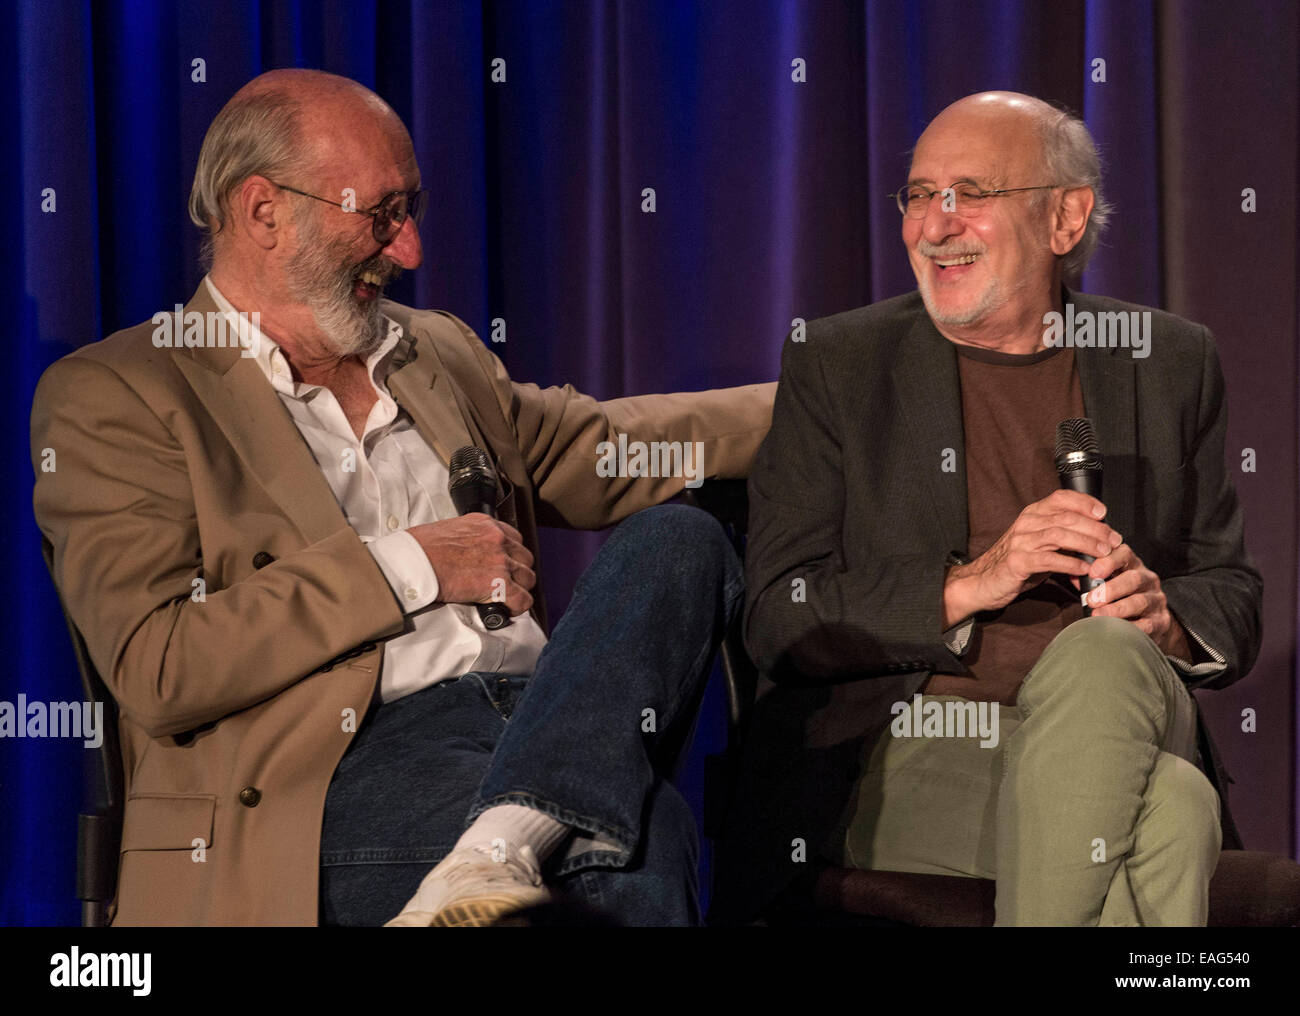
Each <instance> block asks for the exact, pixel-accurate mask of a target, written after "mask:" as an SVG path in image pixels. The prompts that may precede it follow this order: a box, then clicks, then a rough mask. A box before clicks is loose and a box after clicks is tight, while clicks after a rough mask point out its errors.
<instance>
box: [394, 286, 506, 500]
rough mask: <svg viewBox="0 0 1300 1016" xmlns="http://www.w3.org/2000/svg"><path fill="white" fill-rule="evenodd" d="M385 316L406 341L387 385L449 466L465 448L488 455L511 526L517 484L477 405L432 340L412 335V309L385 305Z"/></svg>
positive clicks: (400, 347)
mask: <svg viewBox="0 0 1300 1016" xmlns="http://www.w3.org/2000/svg"><path fill="white" fill-rule="evenodd" d="M384 312H385V313H386V314H387V315H388V317H389V318H390V319H391V320H393V321H396V322H397V324H398V325H400V326H401V328H402V338H401V340H400V341H399V343H398V346H397V348H396V349H395V350H394V353H393V364H392V368H391V369H390V371H389V374H388V378H387V383H388V390H389V391H390V392H391V393H392V396H393V398H394V399H395V400H396V401H397V403H398V404H399V405H400V406H401V407H402V408H403V409H405V410H406V411H407V412H408V413H410V414H411V419H412V420H413V421H414V423H415V427H416V430H418V431H419V432H420V434H421V435H423V437H424V439H425V441H427V442H428V443H429V445H430V446H431V447H432V448H433V450H434V451H435V452H436V453H437V454H438V457H439V458H441V459H442V461H443V463H444V464H446V465H448V466H450V465H451V456H452V454H453V453H454V452H455V451H456V450H457V449H459V448H463V447H464V446H465V445H476V446H477V447H479V448H482V449H483V450H484V451H486V452H487V453H488V456H489V457H490V458H491V459H492V461H493V464H494V466H495V471H496V474H497V509H498V518H501V519H503V520H504V521H506V522H509V523H511V524H512V525H513V524H514V523H515V522H516V521H517V517H516V514H515V509H514V507H513V505H511V504H510V503H509V502H510V498H511V495H512V493H513V490H514V485H513V484H512V483H511V481H510V478H509V477H508V476H507V475H506V470H505V469H504V468H502V464H501V461H500V459H499V458H498V456H497V453H496V449H494V448H493V447H492V444H491V442H489V441H488V440H487V438H486V436H485V435H484V433H483V431H482V429H481V428H480V427H479V425H478V422H477V421H476V420H475V417H474V413H473V409H472V406H471V405H470V404H469V403H468V402H467V401H466V400H465V398H464V395H463V393H462V392H461V391H460V389H459V388H458V387H457V386H456V385H453V384H452V381H451V373H450V372H449V371H448V370H447V367H446V365H445V364H444V363H443V362H442V359H441V358H440V357H439V356H438V351H437V348H436V345H435V343H434V342H433V340H432V339H431V338H430V337H429V336H427V335H425V336H422V338H421V341H418V342H417V341H416V338H415V335H414V334H413V333H412V331H411V321H410V309H409V308H407V307H403V306H401V305H400V304H391V303H390V304H387V305H385V308H384Z"/></svg>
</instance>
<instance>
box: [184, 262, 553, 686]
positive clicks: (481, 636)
mask: <svg viewBox="0 0 1300 1016" xmlns="http://www.w3.org/2000/svg"><path fill="white" fill-rule="evenodd" d="M204 282H205V283H207V287H208V290H209V292H211V294H212V298H213V300H215V301H216V304H217V307H218V308H220V309H221V310H222V311H223V312H225V313H226V314H228V315H233V314H234V313H235V308H234V307H233V306H231V304H230V302H229V301H228V300H227V299H226V298H225V296H223V295H222V293H221V291H220V290H218V289H217V287H216V286H215V285H214V284H213V282H212V279H211V278H207V277H205V278H204ZM384 321H385V324H386V328H387V331H386V337H385V339H384V341H383V343H382V344H381V345H380V346H379V348H378V349H376V350H375V351H374V352H372V353H371V354H370V355H369V356H368V357H367V358H366V369H367V371H368V372H369V375H370V383H371V384H372V385H373V386H374V389H375V394H376V396H377V397H378V399H377V401H376V402H375V404H374V406H372V407H371V409H370V416H369V417H368V418H367V419H366V425H365V429H364V431H363V433H362V437H361V440H360V441H358V440H357V436H356V433H355V432H354V431H353V430H352V425H351V424H350V423H349V422H348V419H347V416H346V415H345V414H344V412H343V407H342V406H340V405H339V403H338V400H337V399H336V398H335V397H334V393H333V392H331V391H330V390H329V389H328V388H325V387H324V386H322V385H312V384H306V383H304V382H301V381H295V380H294V379H293V373H292V371H290V369H289V363H288V361H287V360H286V359H285V357H284V354H283V353H282V352H281V351H280V347H279V346H278V345H277V344H276V343H275V342H273V341H272V340H271V339H270V338H268V337H267V336H266V334H265V333H264V332H262V331H261V330H260V329H257V328H252V329H251V330H252V332H253V340H254V344H253V346H252V348H253V349H254V350H255V351H256V353H257V356H256V357H255V360H256V362H257V365H258V367H260V368H261V370H262V373H263V374H265V375H266V379H267V381H269V382H270V384H271V387H272V388H274V389H275V391H276V393H277V394H278V395H279V396H280V401H281V402H282V403H283V404H284V407H285V409H287V410H288V412H289V416H290V417H291V418H292V419H293V422H294V425H295V426H297V428H298V432H299V433H300V434H302V437H303V440H304V441H306V442H307V447H308V448H310V449H311V453H312V455H313V456H315V458H316V462H317V464H318V465H319V466H320V469H321V474H322V475H323V476H324V477H325V481H326V482H327V483H328V484H329V486H330V490H331V491H333V492H334V497H335V498H336V499H337V500H338V503H339V507H340V508H342V510H343V514H344V515H345V516H346V518H347V520H348V525H350V526H351V527H352V528H353V529H355V530H356V531H357V534H358V535H359V536H360V537H361V540H362V542H363V543H365V544H366V549H367V550H369V551H370V554H371V556H373V557H374V559H375V563H376V564H378V565H379V568H380V570H381V571H383V573H384V577H385V578H386V579H387V580H388V584H389V586H391V587H392V590H393V595H394V596H396V597H397V601H398V603H399V604H401V606H402V610H403V611H404V612H405V613H406V615H407V621H408V625H410V626H411V628H410V630H408V631H407V632H406V633H405V634H402V635H398V636H395V637H393V638H391V639H389V640H388V641H387V642H386V644H385V647H384V662H383V668H382V671H381V673H380V679H379V691H380V696H381V698H382V699H383V701H385V702H391V701H393V700H394V699H399V698H401V697H402V696H404V695H409V694H411V693H412V692H414V691H419V690H420V689H421V688H424V687H427V686H428V685H431V684H434V683H436V682H438V681H445V680H447V679H448V678H453V677H459V676H460V675H461V674H464V673H467V672H468V671H471V670H484V671H492V672H497V673H506V674H531V673H532V672H533V668H534V666H535V665H536V663H537V657H538V656H539V655H540V654H541V651H542V648H543V647H544V646H545V645H546V636H545V635H544V634H543V633H542V629H541V627H540V626H539V625H538V624H537V622H536V621H535V620H534V619H533V617H532V615H531V614H521V615H519V616H518V617H515V618H513V619H512V621H511V623H510V624H508V625H506V626H505V627H504V628H499V629H498V630H496V631H488V630H487V629H486V628H485V627H484V626H483V621H482V619H481V618H480V617H479V615H478V610H477V609H476V608H475V607H474V606H473V605H472V604H461V603H435V601H436V600H437V598H438V579H437V576H436V575H435V574H434V571H433V566H432V565H431V564H430V563H429V559H428V557H426V556H425V553H424V551H423V550H422V549H421V547H420V544H419V543H418V542H417V541H416V539H415V537H414V536H412V535H411V534H410V533H408V532H407V531H406V530H408V529H409V528H411V527H412V526H418V525H422V524H424V523H426V522H438V521H440V520H442V519H451V518H455V517H456V514H457V512H456V509H455V506H454V505H453V504H452V502H451V497H450V495H449V494H448V492H447V481H448V479H449V474H448V472H447V466H446V465H445V464H444V463H443V461H442V460H441V459H439V458H438V456H437V455H436V454H435V453H434V451H433V449H432V448H430V447H429V445H428V444H427V443H426V442H425V440H424V438H423V437H421V436H420V432H419V431H418V430H416V428H415V425H414V423H413V422H412V420H411V417H410V415H409V414H408V413H407V412H406V411H405V410H404V409H402V408H401V407H400V406H399V405H398V404H397V403H396V402H395V401H394V400H393V397H392V396H391V395H389V393H388V386H387V384H386V383H385V381H386V378H387V376H388V371H389V369H390V366H391V362H392V357H391V356H390V354H391V353H392V351H393V348H394V347H395V346H396V345H397V342H398V340H399V339H400V338H401V335H402V331H401V327H400V326H399V325H398V324H397V323H396V322H393V321H391V320H390V319H388V318H385V319H384ZM232 323H233V322H232ZM246 327H247V326H246ZM232 334H233V333H232Z"/></svg>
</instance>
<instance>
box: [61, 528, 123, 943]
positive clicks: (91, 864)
mask: <svg viewBox="0 0 1300 1016" xmlns="http://www.w3.org/2000/svg"><path fill="white" fill-rule="evenodd" d="M41 554H42V556H44V558H45V567H46V568H48V569H49V572H50V579H51V581H53V580H54V548H53V547H52V546H50V541H49V540H46V539H42V540H41ZM55 592H56V594H57V593H58V584H57V583H55ZM59 605H60V606H61V607H62V608H63V619H64V620H65V621H66V622H67V624H68V634H69V635H71V636H72V651H73V653H75V654H76V657H77V668H78V670H80V672H81V687H82V691H83V692H84V693H85V696H86V700H87V701H88V702H90V703H91V704H92V705H95V704H99V703H102V704H103V707H104V724H103V728H104V737H103V740H102V742H101V743H100V745H99V747H98V748H94V749H89V750H88V751H87V753H86V757H85V772H84V774H83V775H84V788H83V795H82V799H83V806H82V810H81V814H79V815H78V816H77V899H79V900H80V901H81V924H82V927H85V928H102V927H106V926H107V925H108V908H109V904H111V903H112V902H113V898H114V896H116V895H117V862H118V850H119V848H120V845H121V842H122V802H123V783H124V776H123V769H122V746H121V742H120V741H119V740H118V733H117V703H115V702H114V701H113V696H112V695H111V694H110V693H109V690H108V687H107V686H106V685H105V684H104V682H103V680H101V679H100V676H99V672H98V671H97V670H96V669H95V664H94V662H93V661H92V660H91V658H90V653H89V652H88V651H87V650H86V640H85V639H83V638H82V637H81V632H79V631H78V630H77V626H76V624H75V623H74V622H73V620H72V617H71V616H70V615H69V614H68V609H67V607H66V606H64V605H63V597H62V595H60V596H59Z"/></svg>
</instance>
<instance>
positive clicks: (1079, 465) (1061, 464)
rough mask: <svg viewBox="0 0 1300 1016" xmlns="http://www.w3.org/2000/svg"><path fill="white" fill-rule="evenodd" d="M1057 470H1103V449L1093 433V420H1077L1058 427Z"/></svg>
mask: <svg viewBox="0 0 1300 1016" xmlns="http://www.w3.org/2000/svg"><path fill="white" fill-rule="evenodd" d="M1056 468H1057V469H1058V470H1065V469H1100V468H1101V449H1100V448H1099V447H1098V446H1097V438H1096V435H1094V434H1093V432H1092V421H1091V420H1088V419H1084V418H1076V419H1073V420H1062V421H1061V422H1060V423H1058V424H1057V425H1056Z"/></svg>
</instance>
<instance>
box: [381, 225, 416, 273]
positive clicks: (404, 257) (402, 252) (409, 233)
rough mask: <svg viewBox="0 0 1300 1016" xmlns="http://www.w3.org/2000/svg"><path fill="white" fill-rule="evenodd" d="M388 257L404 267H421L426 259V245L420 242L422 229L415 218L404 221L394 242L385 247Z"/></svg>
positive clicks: (385, 254)
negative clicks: (417, 226)
mask: <svg viewBox="0 0 1300 1016" xmlns="http://www.w3.org/2000/svg"><path fill="white" fill-rule="evenodd" d="M383 254H384V256H385V257H386V258H388V259H389V260H390V261H393V262H394V263H396V264H398V265H400V266H401V267H403V268H419V267H420V263H421V262H422V261H423V260H424V246H423V244H421V243H420V231H419V229H417V228H416V225H415V220H414V219H410V218H408V219H407V220H406V221H405V222H403V223H402V228H401V229H399V230H398V231H397V235H396V236H395V237H393V239H392V242H391V243H389V245H388V246H387V247H385V248H384V250H383Z"/></svg>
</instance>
